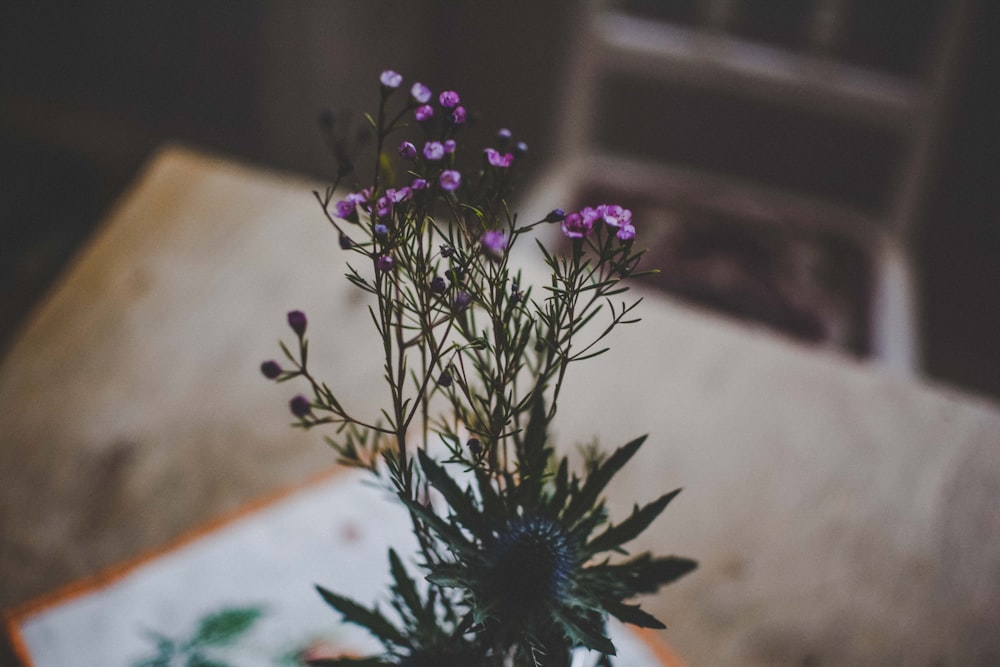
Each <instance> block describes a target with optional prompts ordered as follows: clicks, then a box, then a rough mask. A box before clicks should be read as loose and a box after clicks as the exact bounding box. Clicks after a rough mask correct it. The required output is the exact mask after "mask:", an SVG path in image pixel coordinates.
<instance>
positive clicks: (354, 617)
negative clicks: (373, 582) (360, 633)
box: [316, 586, 409, 646]
mask: <svg viewBox="0 0 1000 667" xmlns="http://www.w3.org/2000/svg"><path fill="white" fill-rule="evenodd" d="M316 590H317V591H319V594H320V595H321V596H322V597H323V600H324V601H325V602H326V603H327V604H328V605H330V606H331V607H333V608H334V609H336V610H337V611H339V612H340V614H341V616H343V617H344V620H345V621H347V622H348V623H354V624H355V625H360V626H361V627H363V628H365V629H367V630H368V631H369V632H371V633H372V634H373V635H375V636H376V637H378V638H379V639H381V640H382V641H383V642H386V643H389V644H396V645H397V646H408V645H409V643H408V642H407V640H406V637H404V636H403V635H402V634H401V633H400V632H399V630H397V629H396V626H394V625H393V624H392V623H390V622H389V619H387V618H386V617H385V616H383V615H382V613H381V612H379V611H378V610H377V609H375V610H372V609H367V608H365V607H362V606H361V605H359V604H358V603H357V602H354V601H353V600H350V599H348V598H345V597H343V596H341V595H337V594H336V593H333V592H332V591H328V590H327V589H325V588H323V587H322V586H316Z"/></svg>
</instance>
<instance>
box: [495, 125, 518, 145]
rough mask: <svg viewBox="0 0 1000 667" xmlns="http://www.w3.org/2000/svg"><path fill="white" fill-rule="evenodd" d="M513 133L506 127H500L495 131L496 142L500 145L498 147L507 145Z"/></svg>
mask: <svg viewBox="0 0 1000 667" xmlns="http://www.w3.org/2000/svg"><path fill="white" fill-rule="evenodd" d="M513 136H514V133H513V132H511V131H510V130H508V129H507V128H506V127H501V128H500V129H499V130H497V141H498V142H499V143H500V147H501V148H503V147H504V146H506V145H507V142H508V141H510V140H511V138H512V137H513Z"/></svg>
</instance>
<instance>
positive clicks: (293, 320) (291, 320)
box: [288, 310, 306, 336]
mask: <svg viewBox="0 0 1000 667" xmlns="http://www.w3.org/2000/svg"><path fill="white" fill-rule="evenodd" d="M288 326H290V327H291V328H292V331H294V332H295V333H296V334H298V335H299V336H302V335H303V334H305V332H306V314H305V313H303V312H302V311H301V310H293V311H291V312H289V313H288Z"/></svg>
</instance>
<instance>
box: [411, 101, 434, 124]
mask: <svg viewBox="0 0 1000 667" xmlns="http://www.w3.org/2000/svg"><path fill="white" fill-rule="evenodd" d="M413 116H414V118H416V119H417V121H418V122H421V123H422V122H424V121H425V120H430V119H431V118H433V117H434V107H432V106H431V105H429V104H425V105H423V106H419V107H417V109H416V111H414V112H413Z"/></svg>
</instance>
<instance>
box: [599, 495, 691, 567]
mask: <svg viewBox="0 0 1000 667" xmlns="http://www.w3.org/2000/svg"><path fill="white" fill-rule="evenodd" d="M680 492H681V490H680V489H676V490H674V491H671V492H670V493H665V494H663V495H662V496H660V497H659V498H657V499H656V500H654V501H653V502H651V503H649V504H648V505H646V506H645V507H643V508H642V509H639V507H638V506H636V508H635V510H633V511H632V515H631V516H629V518H627V519H625V520H624V521H622V522H621V523H620V524H618V525H617V526H611V527H609V528H608V529H607V530H605V531H604V532H603V533H601V534H600V535H598V536H597V537H595V538H594V539H593V540H591V541H590V542H589V543H588V544H587V547H586V549H585V551H586V552H587V553H588V554H595V553H599V552H601V551H608V550H609V549H615V548H618V547H620V546H621V545H622V544H625V543H626V542H629V541H630V540H632V539H634V538H635V537H637V536H638V535H639V533H641V532H642V531H644V530H646V528H647V527H648V526H649V524H651V523H652V522H653V519H655V518H656V517H658V516H659V515H660V513H661V512H662V511H663V510H664V509H665V508H666V507H667V505H668V504H669V503H670V501H671V500H673V499H674V497H675V496H676V495H677V494H678V493H680Z"/></svg>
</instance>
